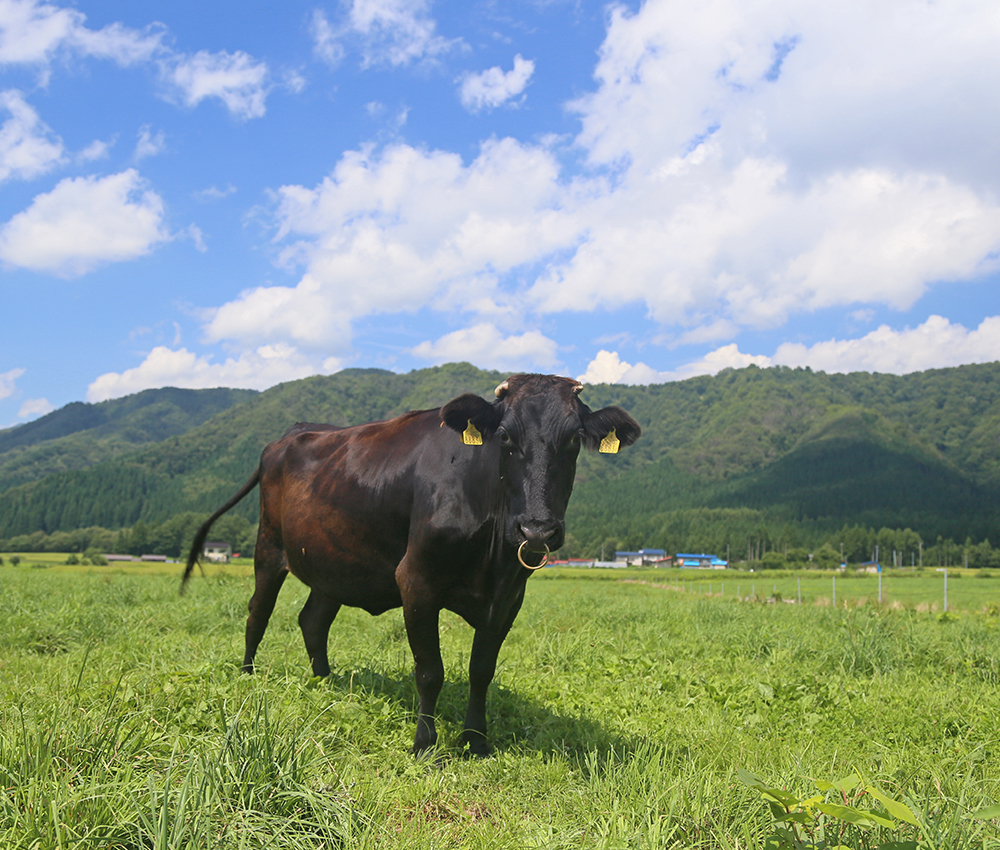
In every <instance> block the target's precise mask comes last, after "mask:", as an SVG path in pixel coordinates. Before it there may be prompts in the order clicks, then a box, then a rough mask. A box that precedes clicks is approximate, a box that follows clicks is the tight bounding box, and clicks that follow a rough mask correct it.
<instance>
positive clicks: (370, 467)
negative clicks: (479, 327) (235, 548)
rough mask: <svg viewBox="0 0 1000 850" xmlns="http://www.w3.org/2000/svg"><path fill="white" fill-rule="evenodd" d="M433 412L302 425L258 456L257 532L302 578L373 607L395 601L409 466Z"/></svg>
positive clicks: (408, 505)
mask: <svg viewBox="0 0 1000 850" xmlns="http://www.w3.org/2000/svg"><path fill="white" fill-rule="evenodd" d="M433 417H434V412H433V411H421V412H418V413H411V414H406V415H405V416H402V417H397V418H396V419H392V420H388V421H385V422H375V423H369V424H366V425H359V426H355V427H351V428H336V427H334V426H311V425H309V424H305V423H300V424H298V425H296V426H294V427H293V428H292V429H290V430H289V431H288V433H286V434H285V436H283V437H282V438H281V439H279V440H276V441H274V442H273V443H271V444H270V445H268V446H267V448H266V449H265V450H264V453H263V455H262V457H261V484H260V492H261V520H260V521H261V527H260V535H259V539H260V541H261V542H262V543H263V544H264V545H271V546H273V547H274V548H276V549H281V550H283V551H284V553H285V555H286V557H287V561H288V569H289V571H290V572H291V573H293V574H294V575H295V576H296V577H298V578H299V579H300V580H301V581H302V582H303V583H305V584H306V585H308V586H310V587H312V588H317V589H319V590H320V591H322V592H324V593H327V594H329V595H330V596H331V597H334V598H336V599H337V600H338V601H340V602H341V604H344V605H352V606H356V607H360V608H364V609H366V610H369V611H372V612H373V613H378V612H380V611H383V610H386V609H388V608H392V607H396V606H398V605H399V604H400V599H399V590H398V588H397V586H396V582H395V569H396V566H397V565H398V563H399V561H400V560H401V559H402V557H403V555H404V553H405V552H406V546H407V537H408V534H409V523H410V515H411V512H412V501H413V474H414V469H415V466H416V464H417V461H418V458H419V454H420V450H421V434H424V433H426V432H427V431H428V425H429V423H430V422H431V420H432V419H433Z"/></svg>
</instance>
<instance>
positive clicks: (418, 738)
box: [403, 597, 444, 755]
mask: <svg viewBox="0 0 1000 850" xmlns="http://www.w3.org/2000/svg"><path fill="white" fill-rule="evenodd" d="M439 613H440V608H438V607H437V605H436V604H433V603H432V602H429V601H424V600H419V599H411V600H410V601H409V602H408V601H407V600H406V598H405V597H404V600H403V617H404V619H405V620H406V636H407V637H408V638H409V641H410V650H411V651H412V652H413V662H414V675H415V677H416V680H417V695H418V697H419V699H420V705H419V707H418V709H417V732H416V735H414V737H413V749H412V750H411V752H412V753H413V754H414V755H420V754H421V753H423V752H424V751H426V750H429V749H430V748H431V747H433V746H434V745H435V744H436V743H437V729H436V727H435V726H434V709H435V707H436V706H437V699H438V694H440V693H441V686H442V685H443V684H444V663H443V662H442V661H441V640H440V638H439V636H438V614H439Z"/></svg>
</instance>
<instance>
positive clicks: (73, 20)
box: [0, 0, 163, 65]
mask: <svg viewBox="0 0 1000 850" xmlns="http://www.w3.org/2000/svg"><path fill="white" fill-rule="evenodd" d="M86 18H87V16H86V15H84V14H83V13H82V12H80V11H78V10H76V9H66V8H60V7H59V6H53V5H52V4H50V3H43V2H38V0H0V64H15V63H24V64H33V65H45V64H48V63H49V62H50V61H51V60H52V59H53V58H54V57H55V56H56V55H57V54H58V52H59V51H60V50H68V51H72V52H75V53H78V54H81V55H84V56H94V57H98V58H104V59H111V60H113V61H115V62H117V63H118V64H119V65H130V64H133V63H135V62H140V61H144V60H147V59H149V58H151V57H152V56H154V55H156V54H157V53H158V52H159V51H160V50H161V49H162V40H163V32H162V31H161V30H160V29H157V28H150V29H148V30H146V31H144V32H140V31H138V30H134V29H130V28H129V27H126V26H123V25H122V24H117V23H116V24H111V25H109V26H106V27H103V28H102V29H99V30H92V29H88V28H87V27H86V25H85V21H86Z"/></svg>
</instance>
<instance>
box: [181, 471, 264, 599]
mask: <svg viewBox="0 0 1000 850" xmlns="http://www.w3.org/2000/svg"><path fill="white" fill-rule="evenodd" d="M258 484H260V467H259V466H258V467H257V470H256V471H255V472H254V474H253V475H251V476H250V479H249V480H248V481H247V483H246V484H244V485H243V486H242V487H241V488H240V491H239V492H238V493H237V494H236V495H235V496H233V498H231V499H230V500H229V501H228V502H226V504H224V505H223V506H222V507H221V508H219V509H218V510H217V511H216V512H215V513H214V514H212V515H211V516H210V517H209V518H208V519H207V520H205V522H204V524H203V525H202V526H201V528H199V529H198V533H197V534H196V535H195V536H194V540H193V541H192V543H191V549H190V551H189V552H188V557H187V567H186V568H185V570H184V578H182V579H181V593H183V592H184V588H185V587H186V585H187V582H188V579H189V578H191V573H192V571H193V570H194V565H195V564H198V565H199V566H200V565H201V552H202V549H204V548H205V541H206V540H207V539H208V532H209V531H211V530H212V525H213V523H214V522H215V521H216V520H217V519H218V518H219V517H220V516H222V515H223V514H224V513H225V512H226V511H228V510H229V509H230V508H232V507H234V506H235V505H236V504H237V503H238V502H239V501H240V499H242V498H243V497H244V496H246V495H247V493H249V492H250V491H251V490H253V488H254V487H256V486H257V485H258Z"/></svg>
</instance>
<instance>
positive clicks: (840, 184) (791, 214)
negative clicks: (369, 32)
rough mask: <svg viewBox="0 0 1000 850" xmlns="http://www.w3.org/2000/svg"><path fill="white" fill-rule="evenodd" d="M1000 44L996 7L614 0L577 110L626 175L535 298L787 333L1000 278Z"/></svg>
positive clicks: (588, 149) (596, 148) (587, 139)
mask: <svg viewBox="0 0 1000 850" xmlns="http://www.w3.org/2000/svg"><path fill="white" fill-rule="evenodd" d="M998 39H1000V16H998V15H996V14H995V7H994V6H993V5H992V4H988V3H985V2H976V0H969V2H965V3H962V4H961V12H959V11H957V10H956V8H955V7H954V6H942V5H940V4H923V5H919V6H913V5H911V4H903V3H896V2H886V3H880V4H870V3H865V2H861V0H849V2H846V3H842V4H834V5H830V4H825V3H820V2H818V0H817V2H808V3H802V2H799V0H795V2H792V0H777V1H776V2H766V3H764V2H758V3H753V2H751V3H743V4H733V3H731V2H729V0H716V2H711V0H710V2H707V3H703V4H680V3H676V2H669V0H661V1H660V2H656V0H649V2H646V3H644V4H643V5H642V6H641V7H640V9H639V11H638V12H636V13H634V14H630V13H628V12H626V11H625V10H624V9H623V8H617V9H615V10H613V12H612V16H611V23H610V26H609V30H608V34H607V38H606V40H605V42H604V45H603V46H602V48H601V56H600V61H599V64H598V66H597V71H596V78H597V81H598V85H597V88H596V90H595V91H594V92H593V93H592V94H590V95H588V96H586V97H583V98H580V99H579V100H578V101H577V102H576V103H575V104H574V105H573V108H575V109H576V111H577V112H578V113H579V115H580V117H581V120H582V122H583V129H582V132H581V133H580V135H579V137H578V138H577V143H578V144H579V145H580V146H581V147H582V149H583V150H584V152H585V153H586V154H587V155H588V156H589V158H590V160H591V162H592V164H594V165H595V166H598V167H602V168H607V169H609V170H610V171H611V172H612V173H614V174H615V176H616V180H615V182H614V184H613V186H612V187H611V188H610V189H609V190H608V191H605V192H600V193H596V194H595V195H594V196H593V199H592V201H591V202H590V203H589V204H586V205H583V206H580V207H577V208H576V209H575V210H574V214H575V216H576V217H577V219H578V222H579V232H580V233H582V234H586V235H585V238H583V239H581V242H580V246H579V248H578V250H577V251H576V253H575V254H574V255H573V256H572V257H571V258H570V259H569V260H568V261H566V262H563V263H561V264H554V265H550V267H549V269H548V271H547V273H543V274H542V275H541V276H540V278H539V280H538V283H537V285H536V287H535V289H534V291H533V293H532V295H533V297H534V299H535V304H536V306H537V308H538V309H539V310H542V311H546V312H548V311H552V312H555V311H564V310H570V309H582V310H596V309H602V308H607V307H611V306H618V305H620V304H622V303H639V304H645V305H646V306H647V308H648V310H649V312H650V314H651V316H652V317H653V318H654V319H656V320H658V321H660V322H661V323H663V324H664V325H671V324H674V323H680V324H683V325H690V324H692V323H695V324H697V325H699V326H703V327H711V326H713V325H714V326H719V327H721V326H722V323H729V324H730V325H731V326H751V327H774V326H777V325H780V324H781V323H783V322H784V321H786V320H787V318H788V317H789V316H790V315H791V314H793V313H797V312H803V311H811V310H814V309H817V308H822V307H829V306H842V305H849V304H852V303H862V304H863V303H873V304H875V303H878V304H888V305H891V306H894V307H898V308H907V307H909V306H911V305H912V304H913V303H914V302H915V301H916V300H917V299H918V298H919V297H920V296H921V294H922V293H923V292H924V291H925V289H926V288H927V286H928V285H930V284H931V283H932V282H934V281H937V280H962V279H974V278H976V277H979V276H981V275H983V274H984V273H986V272H988V271H990V270H992V269H993V268H995V267H996V264H997V255H998V251H1000V206H998V203H997V197H998V196H1000V176H998V172H997V171H996V169H995V167H994V165H995V156H994V154H992V153H991V154H989V155H987V154H986V151H987V150H994V145H993V140H995V139H996V138H997V137H998V135H1000V90H998V88H997V87H996V86H995V85H994V84H993V80H995V79H996V78H997V77H998V76H1000V54H998V52H997V51H995V50H994V45H995V44H996V42H997V40H998ZM943 115H945V116H949V117H950V118H952V119H954V120H947V121H946V120H942V118H941V116H943ZM931 125H933V127H932V126H931ZM943 135H944V136H946V137H947V138H944V137H943ZM948 138H954V139H956V145H955V146H953V145H951V144H949V142H948ZM929 140H930V141H929ZM956 150H959V151H961V152H962V153H960V154H956ZM989 187H992V190H993V191H992V192H991V191H990V190H989Z"/></svg>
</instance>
